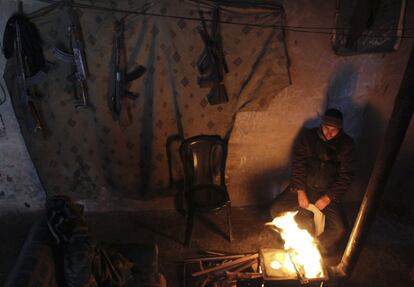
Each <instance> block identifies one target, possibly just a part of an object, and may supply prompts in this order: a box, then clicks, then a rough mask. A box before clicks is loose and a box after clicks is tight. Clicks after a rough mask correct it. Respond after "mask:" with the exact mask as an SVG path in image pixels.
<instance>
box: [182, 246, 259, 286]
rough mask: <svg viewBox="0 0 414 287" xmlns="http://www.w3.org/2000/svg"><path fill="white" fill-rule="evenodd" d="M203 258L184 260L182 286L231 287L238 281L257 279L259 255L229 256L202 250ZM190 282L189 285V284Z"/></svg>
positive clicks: (228, 254)
mask: <svg viewBox="0 0 414 287" xmlns="http://www.w3.org/2000/svg"><path fill="white" fill-rule="evenodd" d="M202 253H204V255H203V256H200V257H194V258H188V259H185V260H184V269H183V271H184V274H183V277H184V278H183V279H184V282H186V283H187V285H186V283H185V284H184V286H188V287H190V286H191V287H193V286H197V287H231V286H236V284H237V281H238V280H244V279H256V278H257V279H259V278H262V274H261V273H260V272H259V254H258V253H257V252H255V253H245V254H230V253H224V252H217V251H209V250H203V251H202ZM188 282H191V285H190V283H188Z"/></svg>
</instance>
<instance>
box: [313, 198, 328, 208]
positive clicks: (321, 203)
mask: <svg viewBox="0 0 414 287" xmlns="http://www.w3.org/2000/svg"><path fill="white" fill-rule="evenodd" d="M329 203H331V199H330V198H329V197H328V196H327V195H324V196H322V197H320V198H319V199H318V200H317V201H316V202H315V206H316V207H317V208H318V209H319V210H323V209H324V208H325V207H327V206H328V205H329Z"/></svg>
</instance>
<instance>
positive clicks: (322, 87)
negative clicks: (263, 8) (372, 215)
mask: <svg viewBox="0 0 414 287" xmlns="http://www.w3.org/2000/svg"><path fill="white" fill-rule="evenodd" d="M408 2H409V3H408V6H407V17H406V21H405V26H406V27H408V28H410V27H412V26H413V25H412V23H413V19H412V18H413V17H412V15H413V10H414V9H413V8H414V7H413V6H414V5H413V3H410V1H408ZM335 3H336V1H335V0H330V1H326V0H318V1H304V0H303V1H300V0H297V1H285V2H284V7H285V11H286V19H287V23H286V24H287V25H291V26H314V27H332V26H334V24H333V23H334V15H335ZM286 41H287V47H288V53H289V57H290V60H291V75H292V82H293V83H292V85H291V86H289V87H288V88H286V89H285V90H284V91H283V92H281V93H280V94H279V95H277V96H276V98H275V99H274V100H273V102H272V103H271V106H270V107H269V109H268V110H267V111H265V112H256V113H253V112H243V113H239V114H238V115H237V120H236V124H235V127H234V129H233V134H232V136H231V139H230V143H229V156H228V164H227V176H228V182H229V183H228V184H229V190H230V193H231V194H230V196H231V199H232V202H233V203H234V205H236V206H237V205H245V204H251V203H259V204H266V203H269V201H270V200H271V199H272V198H274V197H275V196H276V195H277V194H279V193H280V192H281V191H282V190H283V188H284V187H285V186H286V185H287V180H288V178H289V172H290V171H289V166H290V160H291V150H292V146H293V144H294V142H295V139H296V137H297V135H298V133H299V132H300V130H301V128H302V127H303V126H314V125H316V124H318V116H319V114H321V113H323V111H324V110H325V108H326V105H327V101H328V100H327V98H329V102H330V104H333V105H334V106H336V107H341V109H342V110H344V114H345V129H346V130H347V131H348V132H349V133H350V134H351V135H352V136H353V137H354V139H355V140H356V143H357V159H358V166H357V167H358V170H357V176H356V178H355V180H354V183H353V185H352V187H351V190H350V191H349V192H348V194H347V196H346V198H345V199H346V200H348V201H358V200H359V199H360V198H361V196H362V194H363V192H364V190H365V187H366V184H367V181H368V178H369V174H370V171H371V168H372V166H373V162H374V159H375V156H376V153H377V150H378V147H379V144H380V143H381V141H382V136H383V133H384V129H385V127H386V124H387V121H388V118H389V116H390V114H391V111H392V106H393V101H394V98H395V96H396V94H397V92H398V88H399V85H400V82H401V79H402V76H403V73H404V69H405V66H406V63H407V61H408V56H409V53H410V51H411V48H412V45H413V41H412V40H411V39H404V40H403V41H402V45H401V47H400V49H399V50H398V51H397V52H395V53H386V54H365V55H357V56H348V57H339V56H336V55H335V53H334V51H333V50H332V45H331V38H330V36H329V35H321V34H319V35H318V34H306V33H295V32H289V31H288V32H286ZM413 135H414V131H413V126H412V125H411V127H410V129H409V132H408V134H407V136H406V139H405V142H404V145H403V147H402V149H401V152H400V155H399V158H398V160H397V162H396V164H395V168H394V170H393V174H392V176H391V178H390V184H389V186H390V188H388V189H387V196H388V197H391V198H394V197H395V195H396V194H400V197H403V198H405V199H407V198H408V197H410V196H411V195H410V193H412V192H409V190H407V188H402V189H404V190H401V188H400V189H399V190H398V187H401V186H405V187H406V186H408V187H411V191H412V189H413V186H414V185H413V179H412V176H410V175H412V174H413V172H414V166H413V164H412V162H413V161H412V159H413V157H414V153H413V151H412V146H413V144H414V143H413ZM410 147H411V148H410ZM400 190H401V191H400ZM411 197H412V196H411ZM411 202H412V200H411Z"/></svg>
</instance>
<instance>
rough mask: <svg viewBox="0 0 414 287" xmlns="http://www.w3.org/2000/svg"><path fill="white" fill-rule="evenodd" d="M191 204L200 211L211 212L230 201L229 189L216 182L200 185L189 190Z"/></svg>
mask: <svg viewBox="0 0 414 287" xmlns="http://www.w3.org/2000/svg"><path fill="white" fill-rule="evenodd" d="M188 201H189V205H190V206H192V208H193V209H194V210H196V211H198V212H209V211H214V210H218V209H220V208H223V207H225V206H226V205H227V204H228V203H229V197H228V194H227V191H226V190H225V189H224V188H223V187H221V186H219V185H215V184H206V185H199V186H196V187H194V188H192V189H190V190H189V193H188Z"/></svg>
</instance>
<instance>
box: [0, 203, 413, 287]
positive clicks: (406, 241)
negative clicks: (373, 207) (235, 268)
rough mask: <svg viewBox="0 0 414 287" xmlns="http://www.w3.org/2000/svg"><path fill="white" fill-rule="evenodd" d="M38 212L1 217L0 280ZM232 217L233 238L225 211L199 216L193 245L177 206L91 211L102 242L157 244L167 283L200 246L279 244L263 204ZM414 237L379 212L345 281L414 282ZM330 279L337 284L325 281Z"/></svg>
mask: <svg viewBox="0 0 414 287" xmlns="http://www.w3.org/2000/svg"><path fill="white" fill-rule="evenodd" d="M353 215H355V212H354V213H353ZM38 216H39V215H38V214H31V213H25V214H9V215H5V216H2V217H0V226H1V227H2V232H1V233H0V242H1V249H0V286H2V285H3V283H4V281H5V279H6V277H7V274H8V272H9V271H10V269H11V268H12V266H13V264H14V262H15V260H16V257H17V255H18V253H19V249H20V248H21V246H22V244H23V242H24V239H25V236H26V234H27V232H28V230H29V228H30V225H31V223H32V222H33V221H34V220H35V219H36V218H37V217H38ZM351 217H352V216H351ZM232 218H233V236H234V240H233V242H232V243H229V242H228V241H227V240H226V239H225V237H224V236H223V234H222V233H223V232H224V233H225V232H226V228H225V227H226V225H225V221H224V219H225V217H224V213H223V214H221V213H217V214H214V215H211V216H208V217H204V218H200V219H198V220H196V222H195V227H194V232H193V239H192V243H191V247H190V248H186V247H184V246H183V240H184V226H185V218H184V217H183V216H182V215H180V214H178V213H176V212H174V211H162V212H161V211H158V212H156V211H151V212H135V213H125V212H112V213H106V214H87V221H88V222H89V223H90V226H91V228H92V229H93V231H94V233H95V234H96V236H97V238H98V240H100V241H102V242H106V243H109V244H116V245H120V244H121V245H128V246H134V245H137V244H142V243H144V244H152V243H156V244H158V246H159V264H160V270H161V272H162V273H163V274H164V276H165V277H166V279H167V285H168V286H172V287H179V286H182V283H181V281H182V278H181V277H182V276H181V274H182V265H181V262H182V260H183V259H184V258H188V257H192V256H196V255H197V254H198V252H199V251H200V250H218V251H226V252H235V253H247V252H257V251H258V250H259V249H261V248H276V247H280V246H279V244H280V243H279V241H278V240H277V237H276V236H275V234H274V233H273V232H272V231H271V230H269V229H268V228H266V227H264V223H265V222H266V221H268V220H269V217H268V213H267V210H266V209H265V208H237V209H234V210H233V216H232ZM413 238H414V225H413V224H412V223H409V222H408V221H402V220H401V219H399V218H398V217H396V216H393V215H391V214H389V213H385V212H380V213H379V214H378V215H377V217H376V220H375V222H374V224H373V226H372V228H371V230H370V234H369V238H368V240H367V242H366V244H365V246H364V248H363V251H362V254H361V256H360V257H359V261H358V263H357V266H356V268H355V269H354V272H353V274H352V277H351V278H350V279H349V280H348V281H347V282H345V284H342V286H355V287H360V286H361V287H362V286H364V287H366V286H376V287H382V286H384V287H385V286H396V287H398V286H401V287H402V286H414V281H412V279H410V271H411V270H412V268H413V267H414V240H413ZM338 260H339V258H331V259H329V262H330V263H331V264H335V263H336V262H338ZM328 285H329V286H333V285H334V284H332V283H331V284H329V283H328V284H325V286H328ZM298 286H299V284H298Z"/></svg>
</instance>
